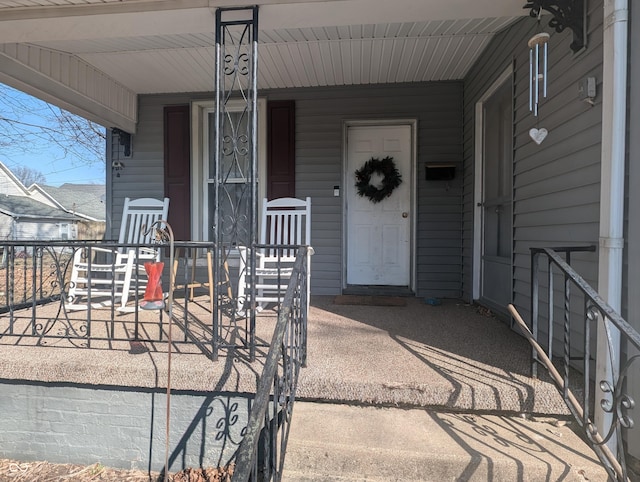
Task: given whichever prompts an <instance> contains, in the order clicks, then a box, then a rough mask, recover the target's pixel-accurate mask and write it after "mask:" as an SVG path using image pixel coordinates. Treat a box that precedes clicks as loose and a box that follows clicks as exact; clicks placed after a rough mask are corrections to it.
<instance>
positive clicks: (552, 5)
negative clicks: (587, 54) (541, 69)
mask: <svg viewBox="0 0 640 482" xmlns="http://www.w3.org/2000/svg"><path fill="white" fill-rule="evenodd" d="M584 4H585V2H584V0H555V1H550V0H531V1H528V2H527V3H526V5H525V6H524V7H523V8H525V9H526V8H528V9H531V11H530V12H529V15H530V16H532V17H534V18H540V15H541V13H542V10H546V11H547V12H550V13H551V14H552V15H553V18H551V20H549V26H550V27H551V28H553V29H555V31H556V32H558V33H562V32H563V31H564V30H565V29H567V28H568V29H570V30H571V31H572V32H573V42H572V43H571V50H573V51H574V52H578V51H580V50H582V49H583V48H585V47H586V46H587V38H586V32H585V5H584Z"/></svg>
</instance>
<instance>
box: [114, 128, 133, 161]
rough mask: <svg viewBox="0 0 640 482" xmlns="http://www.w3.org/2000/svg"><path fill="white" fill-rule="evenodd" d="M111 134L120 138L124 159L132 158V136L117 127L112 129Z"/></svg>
mask: <svg viewBox="0 0 640 482" xmlns="http://www.w3.org/2000/svg"><path fill="white" fill-rule="evenodd" d="M111 132H113V134H114V135H116V136H118V140H119V143H120V145H121V146H122V147H124V152H123V153H124V157H131V134H129V133H128V132H125V131H123V130H122V129H118V128H117V127H112V128H111Z"/></svg>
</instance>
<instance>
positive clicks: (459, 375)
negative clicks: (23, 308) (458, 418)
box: [0, 297, 568, 415]
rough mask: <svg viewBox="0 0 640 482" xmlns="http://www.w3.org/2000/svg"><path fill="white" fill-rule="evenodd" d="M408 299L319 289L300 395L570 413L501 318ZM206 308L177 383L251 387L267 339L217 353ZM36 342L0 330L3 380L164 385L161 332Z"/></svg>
mask: <svg viewBox="0 0 640 482" xmlns="http://www.w3.org/2000/svg"><path fill="white" fill-rule="evenodd" d="M406 301H407V302H406V304H405V306H363V305H339V304H334V297H313V299H312V306H311V312H310V316H309V324H308V330H309V334H308V344H309V345H308V350H309V351H308V353H309V354H308V366H307V367H306V368H304V369H303V370H302V371H301V378H300V381H299V386H298V392H297V395H298V398H302V399H307V400H324V401H336V402H349V403H355V404H377V405H388V406H403V407H444V408H447V409H451V410H465V411H470V410H473V411H489V412H512V413H520V412H528V413H543V414H557V415H566V414H567V413H568V412H567V409H566V407H565V405H564V404H563V402H562V399H561V397H560V395H559V394H558V392H557V390H556V389H555V387H554V386H553V385H552V384H551V383H550V382H548V381H544V380H536V379H532V378H530V377H529V376H528V374H529V369H530V365H529V363H530V356H531V350H530V348H529V345H528V343H527V342H526V341H525V340H524V339H523V338H522V337H520V336H519V335H517V334H516V333H515V332H513V331H512V330H510V329H509V327H508V326H506V325H505V324H504V323H502V322H500V321H498V320H496V319H494V318H492V317H488V316H485V315H483V314H480V313H479V312H478V311H477V310H476V308H475V307H473V306H470V305H468V304H466V303H464V302H461V301H455V300H447V301H444V302H443V303H442V305H439V306H431V305H427V304H424V303H422V302H421V300H420V299H418V298H406ZM178 303H180V300H178ZM206 306H207V303H196V304H194V303H191V304H190V308H189V310H190V313H191V314H192V315H193V318H192V323H193V325H192V326H198V327H199V330H200V331H199V333H201V336H202V339H201V340H199V341H198V343H196V344H188V343H187V344H185V343H176V344H175V345H174V347H175V349H174V350H173V356H172V362H171V367H172V377H171V378H172V388H173V389H176V390H197V391H201V390H205V391H206V390H220V391H228V392H236V391H237V392H243V393H252V392H254V391H255V387H256V380H257V377H258V375H259V373H260V372H261V371H262V363H263V360H264V353H265V352H266V349H265V348H261V349H259V350H258V360H257V361H256V362H255V363H253V364H251V363H249V362H248V360H247V356H246V353H245V351H244V350H236V351H235V353H234V356H226V352H223V353H222V355H221V357H220V359H219V361H218V362H212V361H211V360H210V359H209V355H210V345H209V344H207V342H206V341H205V340H206V339H207V338H209V339H210V320H211V313H210V312H208V311H207V310H206V309H205V308H204V307H206ZM178 310H179V309H176V311H174V314H175V313H176V312H177V311H178ZM198 310H199V311H198ZM2 316H5V315H2ZM131 316H132V315H126V316H122V317H119V322H120V323H122V329H127V327H126V323H127V321H126V320H130V318H127V317H131ZM145 316H148V315H145ZM152 318H153V317H151V318H150V319H148V320H145V323H148V329H153V330H160V329H166V319H165V323H164V325H163V326H162V327H161V326H160V325H159V324H158V320H157V315H156V318H155V319H152ZM274 322H275V316H274V312H273V311H271V310H266V311H265V312H263V314H261V316H260V317H259V318H258V323H257V325H258V338H259V339H260V340H262V341H265V342H266V341H267V340H270V338H271V330H272V329H273V325H274ZM96 326H97V325H96ZM175 326H176V330H177V333H178V334H176V332H174V340H177V339H178V338H179V337H180V336H182V331H181V325H180V323H178V324H176V325H175ZM96 329H97V328H96ZM145 329H147V328H145ZM207 332H209V336H207ZM228 333H229V336H238V333H237V332H235V333H234V332H232V331H229V332H228ZM37 343H38V339H34V338H21V337H15V336H12V337H7V336H2V337H1V338H0V344H2V345H3V347H2V350H0V370H1V373H2V378H3V379H9V380H11V379H14V380H32V381H43V382H66V383H79V384H87V385H109V386H135V387H145V388H156V387H165V386H166V378H167V377H166V374H167V356H166V343H164V342H154V343H150V342H147V343H145V347H144V348H145V350H143V351H140V350H138V351H137V350H135V349H134V348H135V346H133V345H131V344H130V343H128V342H118V343H109V342H104V341H103V342H92V343H91V348H77V347H73V346H71V345H70V344H69V342H68V341H67V340H60V341H58V342H56V343H54V342H52V341H49V342H48V344H47V345H37ZM34 345H36V346H34Z"/></svg>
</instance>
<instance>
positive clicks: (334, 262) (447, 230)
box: [111, 82, 463, 298]
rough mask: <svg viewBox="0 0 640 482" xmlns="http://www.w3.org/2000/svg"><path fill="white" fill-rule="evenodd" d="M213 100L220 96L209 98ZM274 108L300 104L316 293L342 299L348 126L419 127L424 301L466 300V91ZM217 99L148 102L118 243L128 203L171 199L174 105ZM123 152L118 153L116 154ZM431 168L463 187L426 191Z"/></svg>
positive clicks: (380, 93)
mask: <svg viewBox="0 0 640 482" xmlns="http://www.w3.org/2000/svg"><path fill="white" fill-rule="evenodd" d="M208 95H209V97H208V98H211V94H208ZM259 95H260V97H265V98H267V99H268V100H285V99H286V100H295V102H296V196H297V197H299V198H304V197H306V196H310V197H311V198H312V233H311V239H312V244H313V247H314V250H315V254H314V256H313V257H312V271H311V292H312V294H315V295H333V294H339V293H340V292H341V289H342V276H343V270H344V263H345V259H344V256H343V253H342V243H343V241H342V238H343V233H342V228H343V226H342V223H343V212H342V203H343V199H342V197H334V196H333V187H334V186H336V185H338V186H341V187H342V190H341V194H343V193H344V192H345V191H344V187H343V186H342V182H343V167H342V166H343V163H342V162H343V159H342V158H343V126H344V122H345V121H347V120H361V119H362V120H365V119H385V118H386V119H400V118H401V119H416V120H417V128H418V133H417V137H418V139H417V141H418V142H417V145H418V148H417V151H418V152H417V162H416V172H414V176H416V189H417V193H416V202H417V206H416V209H417V216H416V219H417V230H416V237H417V241H416V244H417V246H416V250H415V257H416V261H417V265H416V279H417V287H416V295H418V296H439V297H450V298H458V297H460V294H461V286H462V279H461V273H462V271H461V261H462V251H461V249H462V231H461V226H462V224H461V221H462V218H461V216H462V176H461V173H462V169H461V166H462V105H463V96H462V83H461V82H433V83H412V84H392V85H367V86H350V87H332V88H308V89H295V90H272V91H262V92H260V93H259ZM195 98H199V99H202V98H207V94H198V95H197V96H196V95H188V94H184V95H171V96H162V95H154V96H141V97H140V101H139V103H140V105H139V115H140V122H139V128H138V132H137V133H136V135H135V136H134V137H133V156H132V158H131V159H121V160H123V162H124V163H125V169H124V170H123V171H121V172H120V177H119V178H117V177H115V173H113V172H112V177H111V182H112V183H113V208H112V209H113V213H114V222H113V223H112V229H111V233H112V235H115V236H117V229H118V228H117V227H118V225H119V224H118V223H119V213H120V212H121V211H122V203H123V199H124V197H125V196H131V195H132V193H135V196H136V197H141V196H143V195H144V196H151V197H162V196H163V189H164V187H163V186H164V185H163V134H162V130H163V126H162V118H163V115H162V112H163V107H164V106H166V105H175V104H186V103H188V102H190V101H191V100H194V99H195ZM116 147H117V146H115V145H114V146H113V148H114V150H115V149H116ZM427 162H450V163H454V164H456V166H458V169H457V173H458V175H457V176H456V178H455V179H454V180H453V181H449V182H447V181H425V179H424V178H425V164H426V163H427Z"/></svg>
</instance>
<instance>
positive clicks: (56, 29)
mask: <svg viewBox="0 0 640 482" xmlns="http://www.w3.org/2000/svg"><path fill="white" fill-rule="evenodd" d="M222 3H224V4H225V5H230V4H231V5H233V4H234V3H235V4H237V5H240V2H239V1H238V0H226V1H225V0H220V1H217V0H124V1H120V0H0V43H3V42H4V43H9V42H12V43H18V44H27V45H34V46H38V47H41V48H45V49H50V50H52V51H59V52H64V53H66V54H69V55H72V56H75V57H77V58H79V59H82V61H84V62H86V63H87V64H88V65H90V66H92V67H93V68H95V69H97V70H99V71H101V72H103V73H104V75H106V76H108V77H109V78H112V79H114V81H115V82H117V83H118V84H120V85H122V86H124V87H126V88H127V89H130V90H131V91H133V92H135V93H138V94H147V93H165V92H196V91H210V90H212V88H213V57H214V34H213V31H214V27H215V25H214V12H215V10H216V8H215V7H216V6H217V5H219V4H222ZM257 3H258V4H260V17H259V29H260V30H259V55H260V57H259V77H258V78H259V88H262V89H264V88H291V87H308V86H325V85H348V84H370V83H383V82H384V83H386V82H416V81H434V80H456V79H461V78H463V77H464V75H465V74H466V72H467V71H468V69H469V68H470V66H471V65H472V64H473V62H474V61H475V59H476V58H477V56H478V54H479V53H480V52H481V51H482V50H483V49H484V48H485V47H486V45H487V43H488V42H489V40H490V39H491V38H492V36H493V35H494V34H495V33H496V32H498V31H499V30H501V29H503V28H505V27H506V26H507V25H509V24H510V23H512V22H513V21H515V20H516V19H517V18H519V17H520V16H522V15H526V11H524V10H523V9H522V2H520V1H515V2H514V1H513V0H393V1H390V0H335V1H323V0H316V1H313V0H311V1H307V2H305V3H296V2H291V1H287V0H280V1H274V0H262V1H258V2H257Z"/></svg>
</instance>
